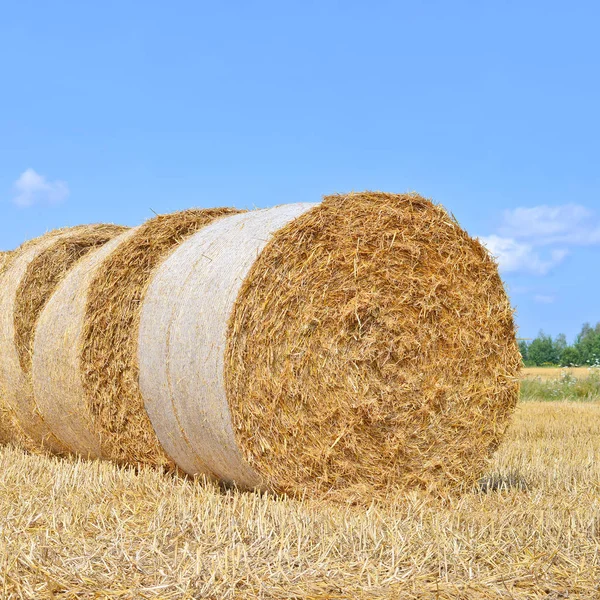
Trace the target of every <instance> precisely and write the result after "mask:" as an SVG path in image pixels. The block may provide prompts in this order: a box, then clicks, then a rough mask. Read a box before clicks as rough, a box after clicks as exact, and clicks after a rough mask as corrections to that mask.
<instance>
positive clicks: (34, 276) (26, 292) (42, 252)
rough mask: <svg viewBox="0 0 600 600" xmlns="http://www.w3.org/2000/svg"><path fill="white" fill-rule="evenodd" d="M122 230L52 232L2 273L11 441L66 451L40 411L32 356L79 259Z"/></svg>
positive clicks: (1, 371)
mask: <svg viewBox="0 0 600 600" xmlns="http://www.w3.org/2000/svg"><path fill="white" fill-rule="evenodd" d="M119 230H122V228H120V227H117V226H113V225H84V226H77V227H73V228H69V229H60V230H55V231H51V232H49V233H47V234H45V235H44V236H42V237H40V238H37V239H35V240H30V241H28V242H26V243H25V244H23V245H22V246H21V247H20V248H18V249H17V250H15V251H14V253H13V254H12V256H11V258H10V263H9V264H8V266H6V267H5V268H4V270H3V273H2V275H1V283H0V285H1V286H2V290H3V291H2V294H0V347H1V348H0V378H1V380H2V382H3V388H4V396H3V402H4V412H5V415H6V412H8V416H9V420H10V424H9V435H10V441H13V442H16V443H19V444H21V445H23V446H24V447H26V448H27V449H29V450H31V451H39V450H40V449H47V450H50V451H53V452H57V453H63V452H64V451H65V448H64V446H63V445H62V444H61V443H60V441H59V440H57V439H56V438H55V437H54V436H53V435H52V433H51V431H50V430H49V429H48V427H47V426H46V424H45V423H44V421H43V419H42V418H41V417H40V415H39V414H38V413H37V412H36V410H35V403H34V399H33V388H32V384H31V373H30V364H31V362H30V357H31V352H32V348H31V345H32V332H33V331H34V329H35V325H36V322H37V319H38V317H39V314H40V312H41V311H42V309H43V307H44V305H45V304H46V302H47V301H48V299H49V298H50V296H51V295H52V293H53V291H54V289H55V287H56V286H57V285H58V284H59V282H60V280H61V279H62V278H63V277H64V275H65V274H66V272H67V271H68V269H69V268H70V267H71V266H72V265H73V264H74V262H75V261H76V260H78V259H79V258H80V257H81V256H82V255H83V254H85V252H86V251H87V250H90V249H92V248H94V247H96V246H97V245H98V244H102V243H105V242H106V240H107V239H110V237H112V236H114V235H116V233H117V231H119ZM71 242H74V245H72V244H71Z"/></svg>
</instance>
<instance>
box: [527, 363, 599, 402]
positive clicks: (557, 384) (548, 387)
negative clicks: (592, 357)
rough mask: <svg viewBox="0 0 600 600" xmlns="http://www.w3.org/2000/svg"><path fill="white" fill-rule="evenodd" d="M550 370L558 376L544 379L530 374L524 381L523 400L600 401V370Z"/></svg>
mask: <svg viewBox="0 0 600 600" xmlns="http://www.w3.org/2000/svg"><path fill="white" fill-rule="evenodd" d="M538 370H539V369H538ZM548 370H549V371H556V372H557V373H556V376H554V377H544V376H542V375H532V374H530V375H529V376H525V378H524V379H522V381H521V400H524V401H528V400H545V401H553V400H572V401H579V402H593V401H600V372H599V370H598V369H577V370H575V369H565V370H561V369H548ZM574 371H575V373H574Z"/></svg>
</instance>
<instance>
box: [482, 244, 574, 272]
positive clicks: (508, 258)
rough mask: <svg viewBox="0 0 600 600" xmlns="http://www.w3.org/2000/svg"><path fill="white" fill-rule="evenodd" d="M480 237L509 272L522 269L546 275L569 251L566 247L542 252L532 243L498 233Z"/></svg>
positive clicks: (503, 268) (522, 270)
mask: <svg viewBox="0 0 600 600" xmlns="http://www.w3.org/2000/svg"><path fill="white" fill-rule="evenodd" d="M479 239H480V240H481V242H482V243H483V244H484V245H485V247H486V248H487V249H488V250H489V251H490V252H491V253H492V254H493V255H494V256H495V257H496V259H497V260H498V264H499V265H500V268H501V269H502V270H503V271H505V272H507V273H510V272H518V271H521V272H525V273H530V274H533V275H545V274H546V273H548V272H549V271H550V270H551V269H553V268H554V267H556V266H557V265H559V264H560V263H561V262H562V261H563V260H564V259H565V258H566V256H567V255H568V253H569V252H568V250H566V249H555V250H551V251H544V252H540V251H538V250H536V249H535V248H534V246H533V245H532V244H528V243H523V242H518V241H517V240H515V239H513V238H505V237H501V236H498V235H490V236H482V237H480V238H479Z"/></svg>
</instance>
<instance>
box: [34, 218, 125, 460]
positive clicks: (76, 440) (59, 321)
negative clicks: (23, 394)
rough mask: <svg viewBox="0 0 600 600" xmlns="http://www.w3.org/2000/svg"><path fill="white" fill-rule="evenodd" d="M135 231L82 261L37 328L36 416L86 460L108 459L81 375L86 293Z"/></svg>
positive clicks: (62, 441)
mask: <svg viewBox="0 0 600 600" xmlns="http://www.w3.org/2000/svg"><path fill="white" fill-rule="evenodd" d="M135 232H136V229H130V230H129V231H126V232H125V233H121V234H120V235H118V236H117V237H115V238H113V239H112V240H111V241H110V242H108V243H107V244H105V245H104V246H103V247H102V248H100V249H98V250H96V251H95V252H93V253H91V254H89V255H88V256H85V257H84V258H82V259H81V260H80V261H79V262H78V263H77V264H76V265H75V267H74V268H73V269H71V271H70V273H69V274H68V275H67V276H66V277H65V278H64V280H63V281H62V283H61V285H59V286H58V288H57V290H56V291H55V293H54V295H53V296H52V298H51V299H50V301H49V302H48V304H47V305H46V308H45V309H44V310H43V312H42V314H41V315H40V318H39V320H38V325H37V328H36V333H35V339H34V344H33V363H32V374H33V389H34V397H35V402H36V408H37V411H38V412H39V414H40V415H41V418H43V420H44V422H45V423H46V424H47V426H48V428H49V429H50V430H51V431H52V433H53V434H54V436H55V437H56V438H57V439H59V440H60V441H61V444H62V445H63V447H65V448H66V449H67V450H68V451H69V452H72V453H74V454H79V455H81V456H84V457H86V458H102V457H103V453H102V442H103V440H102V439H101V437H100V436H99V435H98V432H97V430H96V428H95V427H94V419H93V415H92V414H91V413H90V410H89V406H88V403H87V402H86V400H85V388H84V386H83V376H82V371H81V347H82V343H83V339H82V338H83V324H84V318H85V308H86V304H87V289H88V286H89V284H90V281H91V280H92V279H93V277H94V274H95V272H96V271H97V269H98V268H99V266H100V265H101V264H102V262H103V261H104V260H106V258H107V257H109V256H110V254H111V253H112V252H113V251H114V250H115V249H116V248H117V247H118V246H119V245H120V244H123V243H124V242H125V241H126V240H128V239H129V238H131V237H132V236H133V235H135Z"/></svg>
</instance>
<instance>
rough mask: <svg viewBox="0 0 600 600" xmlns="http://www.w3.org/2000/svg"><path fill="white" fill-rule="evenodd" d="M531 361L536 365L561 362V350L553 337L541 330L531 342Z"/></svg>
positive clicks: (529, 352) (529, 357)
mask: <svg viewBox="0 0 600 600" xmlns="http://www.w3.org/2000/svg"><path fill="white" fill-rule="evenodd" d="M527 350H528V352H527V354H528V359H529V362H531V363H532V364H534V365H536V366H541V365H544V364H552V365H557V364H559V362H560V352H559V351H558V350H557V348H556V346H555V344H554V342H553V340H552V338H551V337H550V336H549V335H545V334H544V332H543V331H540V333H539V334H538V336H537V337H536V338H535V339H534V340H533V342H531V344H529V347H528V349H527Z"/></svg>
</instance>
